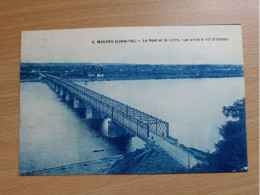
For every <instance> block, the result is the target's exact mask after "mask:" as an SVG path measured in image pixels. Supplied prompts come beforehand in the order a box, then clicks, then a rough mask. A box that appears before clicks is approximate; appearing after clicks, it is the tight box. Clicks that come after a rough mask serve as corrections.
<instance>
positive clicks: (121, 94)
mask: <svg viewBox="0 0 260 195" xmlns="http://www.w3.org/2000/svg"><path fill="white" fill-rule="evenodd" d="M79 84H81V85H82V86H86V87H88V88H90V89H93V90H95V91H97V92H100V93H102V94H103V95H106V96H109V97H111V98H114V99H116V100H118V101H120V102H122V103H125V104H127V105H130V106H133V107H134V108H137V109H139V110H141V111H143V112H146V113H148V114H151V115H154V116H156V117H158V118H161V119H163V120H165V121H168V122H169V125H170V135H171V136H173V137H175V138H177V139H178V140H179V142H180V143H183V144H185V145H186V146H193V147H195V148H198V149H201V150H204V151H207V150H209V151H214V144H215V143H216V142H217V141H218V140H219V139H220V136H219V127H221V125H222V124H224V123H225V122H226V121H227V118H225V117H224V115H223V114H222V108H223V106H229V105H232V104H233V103H234V102H235V101H236V100H237V99H241V98H243V97H244V96H245V94H244V78H209V79H169V80H137V81H104V82H100V81H97V82H89V83H87V85H85V83H83V82H79Z"/></svg>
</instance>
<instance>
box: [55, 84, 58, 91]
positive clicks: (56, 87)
mask: <svg viewBox="0 0 260 195" xmlns="http://www.w3.org/2000/svg"><path fill="white" fill-rule="evenodd" d="M55 91H56V92H57V93H58V92H59V86H58V85H56V86H55Z"/></svg>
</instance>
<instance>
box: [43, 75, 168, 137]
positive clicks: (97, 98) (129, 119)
mask: <svg viewBox="0 0 260 195" xmlns="http://www.w3.org/2000/svg"><path fill="white" fill-rule="evenodd" d="M45 76H46V78H47V79H49V80H51V81H52V82H54V83H56V84H58V85H60V86H61V87H63V88H64V89H66V90H67V91H69V92H70V93H72V94H74V95H75V96H77V97H79V98H80V99H81V100H83V101H86V102H87V103H89V104H90V105H91V106H92V107H93V108H95V109H96V110H98V111H100V112H102V113H104V114H105V115H107V116H108V117H109V118H111V119H112V120H113V121H115V122H116V123H118V124H119V125H121V126H123V127H124V128H125V129H127V130H131V131H134V132H135V133H136V134H137V135H139V136H143V137H149V131H151V132H153V133H155V134H157V135H159V136H161V137H165V138H167V137H168V136H169V123H168V122H166V121H163V120H161V119H158V118H156V117H154V116H152V115H149V114H146V113H144V112H142V111H139V110H137V109H135V108H133V107H130V106H128V105H125V104H123V103H121V102H118V101H116V100H114V99H112V98H109V97H107V96H104V95H102V94H100V93H97V92H95V91H93V90H91V89H88V88H85V87H82V86H80V85H78V84H76V83H73V82H71V81H68V80H66V79H62V78H59V77H56V76H52V75H45Z"/></svg>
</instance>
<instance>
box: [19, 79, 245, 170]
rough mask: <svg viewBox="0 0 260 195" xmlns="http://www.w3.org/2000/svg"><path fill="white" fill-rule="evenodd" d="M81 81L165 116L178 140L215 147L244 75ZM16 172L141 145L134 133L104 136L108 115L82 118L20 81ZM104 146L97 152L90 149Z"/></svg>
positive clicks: (42, 88)
mask: <svg viewBox="0 0 260 195" xmlns="http://www.w3.org/2000/svg"><path fill="white" fill-rule="evenodd" d="M78 83H79V84H81V85H82V86H85V87H88V88H90V89H93V90H95V91H97V92H100V93H102V94H103V95H107V96H109V97H111V98H114V99H116V100H118V101H120V102H122V103H125V104H128V105H130V106H132V107H134V108H137V109H139V110H141V111H143V112H146V113H148V114H151V115H154V116H155V117H158V118H161V119H163V120H165V121H168V122H169V124H170V135H171V136H173V137H174V138H177V139H178V140H179V142H180V143H183V144H185V145H186V146H192V147H195V148H198V149H201V150H204V151H214V144H215V143H216V142H217V141H218V140H219V139H221V137H220V136H219V133H218V132H219V129H218V128H219V127H221V125H223V124H224V123H225V122H226V121H227V120H228V119H227V118H225V117H224V115H223V114H222V108H223V106H228V105H232V104H233V102H234V101H235V100H237V99H241V98H243V97H244V96H245V94H244V79H243V78H217V79H212V78H210V79H174V80H135V81H96V82H89V83H87V85H85V83H83V82H78ZM20 90H21V92H20V94H21V96H20V97H21V106H20V112H21V116H20V160H19V161H20V162H19V168H20V173H23V172H29V171H34V170H41V169H45V168H51V167H57V166H61V165H66V164H72V163H77V162H83V161H86V160H94V159H99V158H103V157H108V156H113V155H117V154H124V153H126V152H130V151H134V150H135V149H136V148H143V147H144V142H143V141H141V140H140V139H138V138H136V137H134V138H132V139H127V140H113V141H112V140H109V139H107V120H108V119H100V120H94V121H89V120H83V119H82V117H81V116H80V115H79V114H78V113H77V112H76V111H75V110H74V109H72V108H71V107H70V106H69V105H67V104H66V103H65V102H64V101H62V100H61V99H60V98H59V97H58V95H57V94H56V93H55V92H53V91H52V90H51V89H50V88H49V87H48V86H47V85H46V84H43V83H39V82H35V83H33V82H28V83H21V84H20ZM99 148H104V151H102V152H93V149H99Z"/></svg>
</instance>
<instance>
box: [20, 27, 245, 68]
mask: <svg viewBox="0 0 260 195" xmlns="http://www.w3.org/2000/svg"><path fill="white" fill-rule="evenodd" d="M194 38H195V39H196V40H199V41H195V40H194ZM213 38H214V39H213ZM215 38H225V40H227V41H216V40H215ZM202 39H203V41H202ZM98 40H103V41H105V40H112V41H113V43H97V41H98ZM116 40H135V43H132V42H128V43H115V41H116ZM166 40H167V41H166ZM170 40H175V41H170ZM176 40H179V41H176ZM138 41H139V42H138ZM21 62H25V63H26V62H28V63H49V62H53V63H64V62H65V63H66V62H67V63H127V64H234V65H242V64H243V50H242V32H241V25H195V26H161V27H158V26H157V27H117V28H116V27H113V28H112V27H111V28H86V29H70V30H41V31H23V32H22V40H21Z"/></svg>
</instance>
